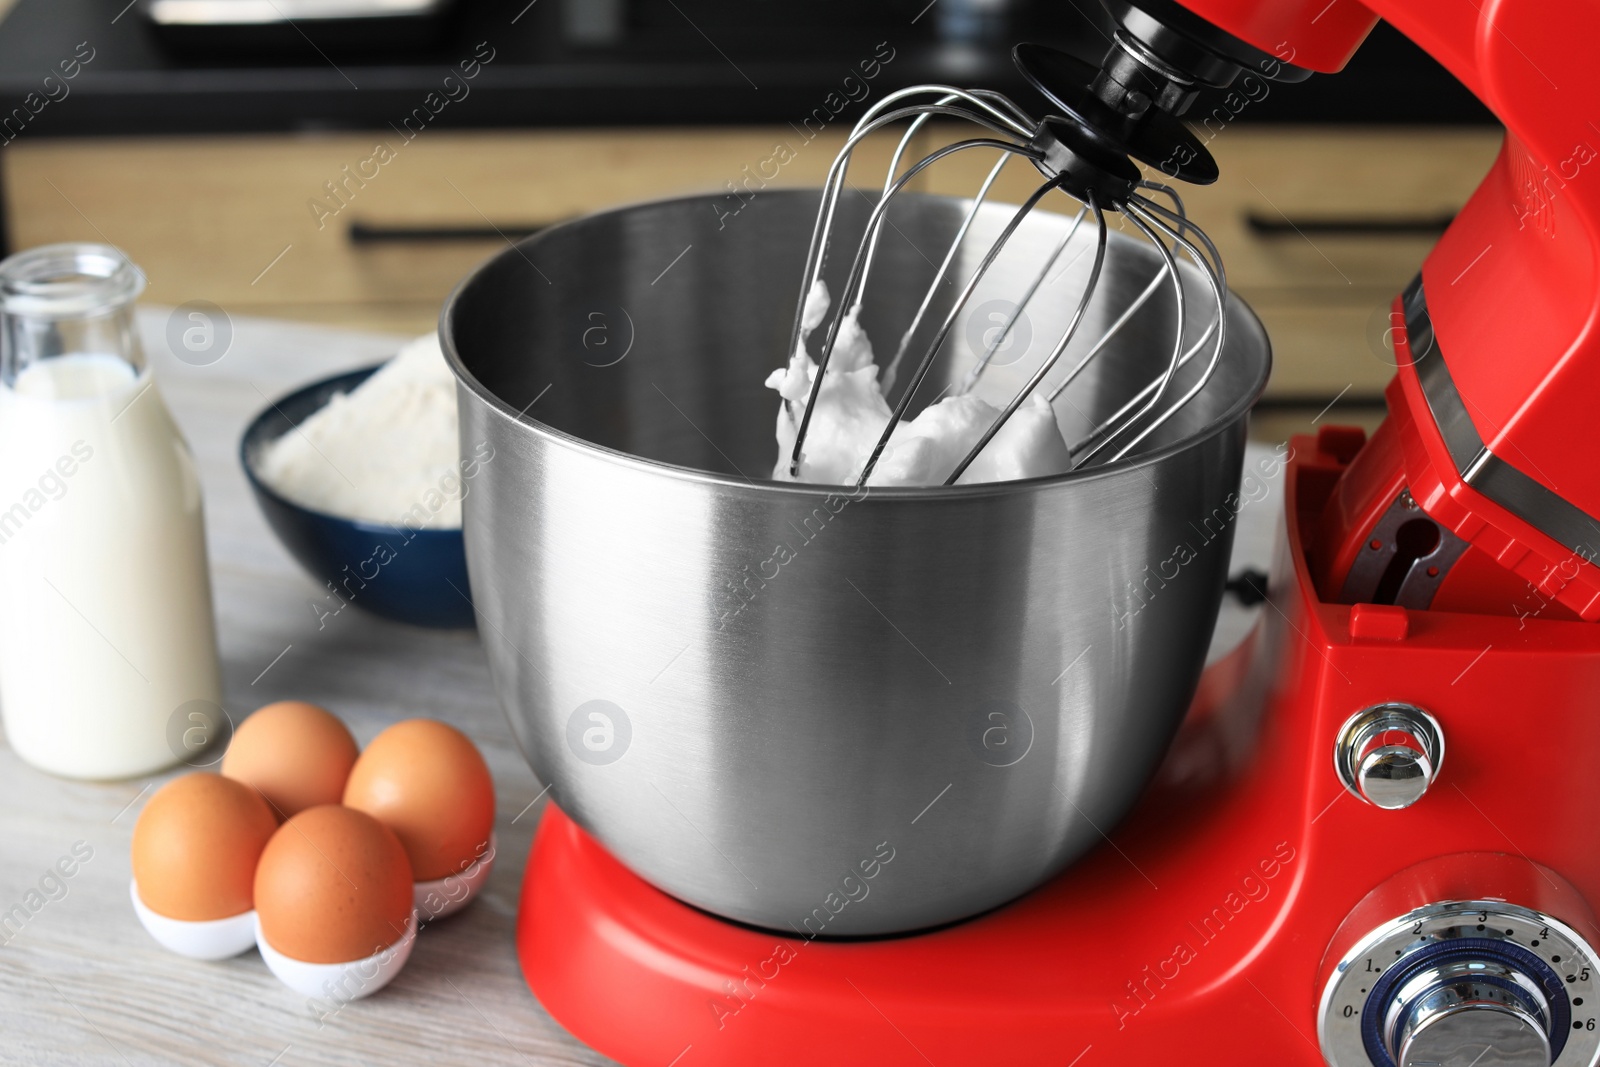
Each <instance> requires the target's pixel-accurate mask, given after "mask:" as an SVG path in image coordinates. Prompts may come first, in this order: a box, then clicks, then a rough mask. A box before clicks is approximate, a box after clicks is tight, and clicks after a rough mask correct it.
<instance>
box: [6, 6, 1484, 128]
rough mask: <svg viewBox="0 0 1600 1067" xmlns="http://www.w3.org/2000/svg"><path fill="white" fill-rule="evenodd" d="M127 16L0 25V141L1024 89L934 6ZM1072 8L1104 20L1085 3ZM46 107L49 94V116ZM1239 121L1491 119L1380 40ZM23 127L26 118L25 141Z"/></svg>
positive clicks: (71, 12) (635, 114) (1042, 21)
mask: <svg viewBox="0 0 1600 1067" xmlns="http://www.w3.org/2000/svg"><path fill="white" fill-rule="evenodd" d="M126 2H127V0H19V2H18V3H17V5H16V7H15V8H14V9H13V10H12V11H11V13H10V14H9V15H8V16H7V17H6V18H5V20H4V21H3V22H0V122H6V121H9V122H10V125H9V126H0V131H3V132H0V142H6V143H9V142H10V141H11V140H13V139H14V138H15V137H16V136H18V135H19V134H20V135H25V136H27V137H35V136H38V137H60V136H105V135H139V134H172V133H243V132H257V131H262V132H265V131H292V130H329V129H359V128H382V127H384V126H386V125H391V124H398V123H399V122H400V121H401V120H402V119H403V118H404V117H405V116H406V115H408V114H410V113H411V111H412V109H414V108H417V107H419V106H422V105H423V103H424V99H425V98H426V97H427V96H428V94H429V93H435V92H440V91H441V89H442V87H443V86H444V79H445V77H446V76H447V75H449V74H451V73H452V72H454V71H455V70H456V66H457V64H458V63H459V62H460V61H463V60H471V59H472V58H473V56H474V53H475V52H477V53H478V54H479V55H480V57H481V56H487V55H492V59H491V61H490V62H488V63H487V64H484V65H483V66H482V67H481V70H479V72H478V73H477V76H476V77H475V78H474V79H472V80H471V81H470V82H469V83H466V87H465V91H466V95H465V96H461V97H460V98H459V99H457V100H456V101H454V102H453V103H451V104H449V105H446V106H444V107H443V109H442V111H440V112H439V114H438V116H437V119H436V120H435V124H436V125H439V126H448V127H454V128H459V129H466V128H486V127H528V126H552V125H629V124H674V125H696V124H728V123H758V122H786V121H787V122H798V121H800V120H801V119H803V118H804V116H805V115H807V114H809V113H810V112H811V111H812V110H813V109H815V108H818V107H821V106H824V103H825V101H826V100H827V99H828V97H829V94H830V93H833V92H836V91H838V90H840V89H841V87H844V86H845V79H846V78H847V77H849V76H850V75H852V74H859V66H860V64H861V63H863V62H866V61H871V60H873V58H874V56H875V54H876V55H877V56H878V57H882V56H884V55H892V57H893V58H892V59H890V60H889V61H888V62H886V63H879V69H878V70H877V72H876V77H875V79H874V80H873V81H872V82H871V83H870V84H869V88H870V90H871V96H870V98H871V99H877V98H878V97H879V96H881V95H882V94H883V93H884V92H887V91H890V90H891V89H893V88H898V87H901V86H904V85H908V84H914V83H917V82H925V81H937V82H956V83H961V84H968V85H986V86H990V87H994V88H999V89H1002V90H1005V91H1009V92H1017V93H1022V92H1025V90H1024V89H1023V87H1022V86H1021V85H1020V82H1019V79H1018V78H1017V77H1016V76H1015V74H1014V73H1013V72H1012V70H1011V67H1010V62H1009V58H1008V56H1007V49H1006V47H1005V46H1004V45H1001V44H995V45H990V46H986V47H972V46H954V45H950V44H945V43H941V41H940V39H939V36H938V34H939V30H940V25H941V18H943V19H944V20H945V22H946V23H948V16H947V15H946V14H945V13H943V12H941V10H940V9H939V8H938V7H937V6H936V5H937V3H938V2H939V0H935V4H928V3H927V0H809V2H808V3H806V4H776V3H766V2H762V3H757V2H751V0H632V2H631V3H630V5H629V7H628V14H627V23H626V29H625V31H624V32H623V33H622V34H621V36H620V37H618V38H617V39H615V40H614V41H612V42H611V43H609V44H604V45H600V46H590V47H584V46H579V45H576V44H573V43H572V41H571V36H572V34H571V32H570V30H569V28H568V24H567V20H568V17H569V16H570V14H571V12H570V11H568V10H567V9H566V8H564V7H563V4H564V3H565V4H573V3H590V2H595V0H534V2H533V3H532V4H529V3H528V0H461V3H460V4H458V6H457V8H456V9H455V10H454V11H453V12H451V13H450V15H449V17H448V18H447V20H446V22H445V23H444V24H443V25H442V26H440V27H439V29H438V30H437V32H435V33H433V34H432V35H431V37H430V39H429V40H428V41H425V42H424V43H422V44H421V45H420V46H416V47H412V48H409V49H407V48H404V47H402V46H399V45H395V46H392V47H388V48H383V49H375V48H374V47H373V46H374V45H375V44H376V43H377V40H376V38H372V39H369V40H367V41H365V42H362V43H364V44H365V45H366V46H367V47H366V48H365V49H363V48H361V47H360V43H358V44H357V45H356V46H355V47H351V46H349V45H340V44H339V43H338V42H337V41H334V40H332V39H331V38H324V39H323V40H322V41H321V42H318V41H317V40H316V38H317V37H318V36H319V35H320V34H322V33H323V28H322V27H318V26H316V25H315V24H313V23H298V24H295V25H294V26H292V27H290V29H292V30H293V31H294V34H293V36H292V37H290V38H289V39H288V40H286V41H285V42H283V43H282V46H281V47H280V48H278V49H277V50H275V51H271V52H262V51H260V50H257V51H255V52H250V51H243V50H240V49H238V48H235V47H231V46H229V47H224V46H220V45H213V44H209V43H204V42H202V43H199V44H192V45H190V46H189V47H187V48H186V49H183V50H175V49H174V48H172V47H171V46H169V45H168V44H166V43H164V42H163V41H161V40H158V39H157V37H156V35H155V33H154V32H153V30H152V27H151V26H150V25H149V24H148V23H147V22H146V20H145V19H144V17H143V15H142V13H141V11H140V9H139V8H138V7H137V6H132V5H130V6H129V7H128V8H124V7H123V4H124V3H126ZM944 2H945V3H954V2H957V0H944ZM1075 2H1076V3H1078V4H1079V5H1081V6H1082V8H1083V9H1084V10H1093V11H1095V12H1096V13H1097V14H1098V8H1097V6H1096V5H1095V4H1094V2H1093V0H1075ZM1013 7H1014V8H1016V9H1017V11H1018V13H1017V14H1014V15H1012V16H1011V18H1012V20H1013V21H1012V22H1011V23H1010V24H1009V25H1006V26H1004V27H1002V28H1000V29H999V31H998V35H997V39H998V40H1013V39H1023V38H1028V39H1036V40H1044V41H1048V42H1054V43H1062V44H1065V43H1067V42H1070V41H1072V40H1075V39H1076V40H1080V41H1090V42H1093V41H1095V40H1097V38H1096V37H1095V36H1094V35H1095V34H1099V33H1101V32H1103V31H1102V29H1101V28H1099V27H1097V26H1096V25H1094V23H1093V22H1092V21H1091V20H1090V19H1089V18H1088V17H1086V16H1085V15H1083V14H1082V13H1081V12H1080V11H1079V10H1078V9H1077V8H1074V7H1073V6H1072V4H1071V3H1045V2H1043V0H1035V2H1033V3H1016V4H1014V5H1013ZM284 32H285V33H287V32H288V31H284ZM479 42H486V44H485V45H484V46H483V47H481V48H480V47H479ZM1089 47H1091V48H1096V49H1097V48H1098V46H1096V45H1092V44H1091V45H1090V46H1089ZM75 52H76V53H77V54H78V56H79V57H80V58H81V57H83V56H86V55H92V57H93V58H92V59H90V60H89V62H88V63H86V64H84V65H83V66H82V67H81V70H80V71H79V72H78V74H77V76H76V77H75V78H73V79H72V80H71V81H70V82H65V83H63V82H61V81H59V80H57V81H54V82H52V83H46V82H45V81H44V79H45V77H46V75H48V74H51V73H53V72H57V68H58V65H59V64H60V62H61V61H63V60H68V61H70V60H71V59H72V58H73V56H74V54H75ZM456 84H457V85H459V84H460V83H456ZM452 91H453V92H455V93H457V94H459V93H461V92H462V91H463V90H462V89H461V88H453V90H452ZM30 93H36V94H40V95H37V96H34V97H32V98H31V99H32V106H33V108H34V109H36V111H37V113H36V114H35V113H30V111H28V110H22V111H18V110H16V109H19V108H23V106H24V102H25V100H28V99H29V94H30ZM63 93H64V95H63ZM44 95H53V96H54V97H55V98H54V99H51V100H50V101H49V102H48V103H47V104H45V105H43V106H39V105H38V103H37V101H38V100H39V99H40V97H41V96H44ZM435 99H437V98H435ZM834 99H835V100H838V99H842V98H841V97H835V98H834ZM1202 106H1203V105H1202ZM854 110H859V107H855V108H854ZM8 116H9V120H8ZM1239 117H1240V119H1241V120H1242V121H1247V122H1338V123H1424V122H1449V123H1460V122H1487V121H1490V116H1489V115H1488V114H1487V112H1485V111H1484V110H1483V109H1482V108H1481V106H1479V105H1478V104H1477V103H1476V101H1474V100H1473V99H1472V98H1471V97H1470V95H1468V94H1467V93H1466V91H1465V90H1464V89H1463V88H1462V87H1461V86H1460V84H1459V83H1457V82H1456V81H1455V80H1454V79H1453V78H1451V77H1450V76H1449V75H1448V74H1446V73H1445V72H1444V71H1443V70H1442V69H1441V68H1439V67H1438V66H1437V65H1436V64H1434V63H1433V62H1432V61H1431V60H1429V59H1428V58H1427V57H1426V56H1424V55H1422V53H1421V52H1420V51H1418V50H1417V49H1416V48H1415V47H1414V46H1412V45H1411V44H1410V43H1409V42H1407V41H1405V40H1404V39H1403V38H1401V37H1400V36H1399V35H1398V34H1397V33H1394V32H1393V31H1392V30H1389V29H1387V28H1386V27H1380V28H1379V30H1378V32H1377V33H1375V34H1374V37H1373V38H1372V39H1371V40H1370V41H1369V42H1368V43H1367V45H1366V46H1365V47H1364V48H1363V50H1362V51H1361V52H1360V53H1359V54H1358V55H1357V57H1356V59H1355V60H1353V61H1352V63H1351V65H1350V68H1349V69H1348V70H1347V71H1345V72H1344V73H1342V74H1340V75H1338V76H1334V77H1328V76H1319V77H1314V78H1312V79H1311V80H1310V81H1309V82H1306V83H1304V84H1300V85H1274V86H1272V88H1271V92H1270V94H1269V95H1268V96H1267V97H1266V99H1264V100H1261V101H1259V102H1252V103H1251V104H1250V105H1249V106H1248V107H1247V108H1246V109H1245V111H1244V112H1243V113H1242V114H1241V115H1240V116H1239ZM19 118H20V119H25V120H26V121H25V122H23V123H21V124H20V126H21V128H19V124H18V122H17V121H16V120H17V119H19Z"/></svg>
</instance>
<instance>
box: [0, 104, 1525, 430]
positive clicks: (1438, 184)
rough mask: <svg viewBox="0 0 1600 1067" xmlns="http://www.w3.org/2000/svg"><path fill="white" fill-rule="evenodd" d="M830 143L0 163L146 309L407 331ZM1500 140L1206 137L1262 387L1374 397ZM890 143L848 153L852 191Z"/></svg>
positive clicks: (1235, 130) (35, 238) (41, 157)
mask: <svg viewBox="0 0 1600 1067" xmlns="http://www.w3.org/2000/svg"><path fill="white" fill-rule="evenodd" d="M843 138H844V131H843V130H842V129H841V130H829V131H826V132H824V133H823V134H821V135H819V136H817V137H816V138H815V139H814V140H811V141H809V142H808V141H806V140H805V137H804V134H803V133H802V132H801V131H799V130H797V129H795V128H794V127H790V126H774V127H749V128H727V129H723V128H689V129H660V128H651V129H639V130H634V129H580V130H538V131H494V132H474V133H450V132H445V131H436V132H435V131H429V132H424V133H423V134H421V135H419V136H417V137H416V138H415V139H414V140H412V141H406V140H405V139H404V137H403V136H402V135H400V134H397V133H395V132H393V131H389V132H387V133H375V134H338V135H326V136H323V135H316V136H313V135H302V136H258V137H206V138H160V139H149V138H137V139H136V138H125V139H114V138H113V139H95V140H70V141H69V140H59V141H36V142H34V143H27V142H26V141H25V140H19V141H18V142H16V143H14V144H12V145H10V146H9V147H7V148H6V149H5V150H4V151H3V152H0V160H3V165H4V168H5V174H4V181H5V191H6V197H7V203H6V210H7V212H8V221H9V224H10V234H11V242H12V245H13V247H17V248H22V247H27V246H30V245H37V244H44V243H47V242H51V241H64V240H101V241H109V242H111V243H113V244H116V245H119V246H121V247H122V248H123V249H125V250H126V251H127V252H128V253H129V254H130V255H131V256H132V257H133V259H134V260H135V262H137V263H139V264H140V265H141V266H142V267H143V268H144V269H145V271H146V272H147V274H148V276H149V279H150V288H149V295H148V297H147V299H148V300H150V301H151V302H159V303H167V304H180V303H183V302H185V301H189V300H209V301H211V302H213V303H216V304H219V305H221V306H222V307H224V308H226V309H228V310H230V311H232V312H234V313H238V314H261V315H276V316H283V317H291V318H300V319H308V320H316V321H324V322H341V323H348V324H352V325H362V326H369V327H380V328H390V329H395V330H423V329H426V328H428V327H429V326H430V325H432V323H433V322H434V321H435V319H436V318H437V315H438V310H439V305H440V302H441V301H442V300H443V299H444V297H445V296H446V295H447V294H448V293H449V292H450V290H451V289H452V288H453V287H454V286H455V284H456V283H457V282H458V281H459V280H460V279H461V278H462V276H463V275H465V274H466V273H467V272H468V271H469V270H471V269H472V267H473V266H474V265H475V264H477V263H479V262H480V261H482V260H483V259H485V258H487V257H488V256H490V255H492V254H494V253H495V252H496V251H498V250H499V249H501V248H503V247H504V246H505V243H506V241H507V240H509V239H513V238H515V237H516V236H518V235H520V234H521V233H524V232H526V231H527V230H529V229H531V228H535V227H538V226H542V225H547V224H549V223H552V222H557V221H560V220H562V219H565V218H570V217H572V216H575V215H579V214H583V213H585V212H589V211H593V210H596V209H599V208H603V207H608V206H611V205H615V204H620V203H627V202H630V201H639V200H646V199H654V198H659V197H668V196H676V195H685V194H690V193H703V192H712V191H721V192H723V193H725V194H727V195H726V198H725V199H724V200H723V201H722V204H721V205H720V206H711V207H708V210H710V211H718V212H734V211H736V210H737V209H738V207H739V204H740V202H741V197H744V196H748V195H749V193H750V192H753V191H755V190H759V189H761V188H763V187H771V188H777V187H782V186H796V185H817V184H819V183H820V182H821V181H822V179H823V177H824V175H825V174H826V172H827V169H828V166H829V164H830V163H831V162H832V160H833V156H834V153H835V152H836V151H837V149H838V147H839V145H840V144H841V143H842V141H843ZM1499 142H1500V134H1499V132H1498V131H1497V130H1494V129H1488V128H1461V129H1443V128H1430V129H1396V128H1328V127H1317V128H1312V127H1277V126H1247V125H1236V126H1230V127H1227V128H1224V129H1222V130H1221V131H1220V132H1218V133H1217V134H1216V136H1215V137H1213V138H1212V139H1211V141H1210V143H1209V147H1210V148H1211V150H1212V152H1213V153H1214V154H1215V155H1216V157H1217V161H1218V164H1219V165H1220V167H1221V170H1222V178H1221V180H1220V181H1218V182H1217V183H1216V184H1215V185H1212V186H1207V187H1203V188H1193V187H1185V188H1183V189H1182V190H1181V192H1182V195H1183V197H1184V200H1185V202H1186V204H1187V206H1188V210H1189V213H1190V215H1191V216H1192V217H1193V218H1194V219H1195V220H1196V221H1197V222H1198V223H1199V224H1200V225H1202V226H1203V227H1204V228H1205V229H1206V231H1207V232H1208V233H1209V234H1210V235H1211V237H1212V238H1213V239H1214V240H1215V241H1216V243H1217V245H1218V247H1219V248H1220V250H1221V252H1222V255H1223V259H1224V262H1225V263H1226V264H1227V268H1228V276H1229V281H1230V283H1231V284H1232V285H1233V286H1234V288H1235V289H1237V290H1238V291H1239V292H1240V293H1241V294H1242V295H1243V296H1244V297H1245V298H1246V299H1248V300H1249V301H1250V302H1251V304H1252V305H1253V306H1254V307H1255V309H1256V310H1257V312H1258V313H1259V314H1260V315H1261V317H1262V319H1263V321H1265V323H1266V325H1267V328H1268V330H1269V332H1270V333H1271V335H1272V338H1273V345H1274V352H1275V366H1274V370H1273V376H1272V384H1271V385H1270V387H1269V392H1270V393H1271V394H1272V395H1275V396H1278V397H1280V398H1287V397H1305V398H1308V399H1309V398H1316V397H1331V396H1333V395H1334V394H1336V393H1338V392H1340V391H1341V390H1343V389H1345V388H1346V387H1347V386H1348V387H1349V388H1350V391H1351V394H1352V395H1357V396H1369V397H1370V396H1374V395H1376V394H1377V393H1378V392H1379V391H1380V390H1381V389H1382V387H1383V385H1384V383H1385V382H1386V381H1387V380H1388V377H1389V375H1390V373H1391V372H1392V366H1391V365H1390V363H1389V357H1388V355H1387V352H1386V351H1385V350H1384V348H1383V344H1382V338H1383V331H1384V327H1385V326H1386V325H1387V311H1388V305H1389V302H1390V300H1391V299H1392V298H1393V296H1394V294H1395V293H1396V292H1397V291H1399V289H1400V288H1401V287H1402V286H1403V285H1404V284H1405V283H1406V282H1407V281H1408V280H1409V279H1410V277H1411V276H1412V274H1414V273H1415V272H1416V270H1417V267H1418V265H1419V264H1420V263H1421V261H1422V258H1423V256H1424V255H1425V253H1426V252H1427V250H1428V248H1429V247H1430V246H1431V245H1432V244H1433V242H1434V240H1435V239H1436V238H1437V236H1438V231H1439V230H1440V229H1441V228H1442V226H1443V225H1444V223H1445V221H1446V220H1448V219H1449V217H1450V216H1451V214H1453V213H1454V212H1455V211H1456V210H1457V209H1458V208H1459V207H1460V206H1461V204H1462V203H1464V202H1465V200H1466V198H1467V196H1468V194H1469V193H1470V192H1471V191H1472V189H1473V188H1474V187H1475V186H1476V185H1477V184H1478V182H1479V180H1480V179H1481V178H1482V176H1483V173H1484V172H1485V170H1487V168H1488V166H1489V164H1490V162H1491V160H1492V159H1493V157H1494V153H1495V151H1496V150H1497V148H1498V145H1499ZM893 146H894V140H893V138H892V137H885V138H876V139H873V140H870V141H869V142H867V143H866V144H864V145H863V146H862V147H861V148H860V149H858V156H857V160H858V162H857V167H858V168H859V169H857V170H854V171H853V172H852V173H853V174H854V175H860V176H861V177H859V178H857V182H858V183H860V184H870V182H871V181H873V180H876V176H880V175H882V174H883V173H884V169H885V168H886V166H887V161H888V157H889V153H890V152H891V151H892V150H893ZM992 163H993V156H992V155H989V154H985V153H980V152H969V153H962V154H959V155H957V156H954V157H951V158H950V159H948V160H946V161H944V162H941V163H940V164H938V165H936V166H935V167H933V168H930V170H928V171H926V172H924V175H923V177H922V178H921V179H919V180H918V182H916V183H915V186H916V187H919V188H925V189H932V190H934V191H940V192H951V193H959V194H961V195H966V196H970V195H972V193H973V192H974V191H975V190H976V189H977V187H978V185H979V184H980V182H981V181H982V178H983V175H984V173H986V172H987V170H988V168H989V167H990V166H991V165H992ZM1037 180H1038V175H1037V173H1036V172H1035V171H1034V170H1033V169H1032V168H1031V167H1029V166H1028V165H1027V164H1026V163H1024V162H1022V161H1020V160H1019V161H1016V162H1014V163H1012V164H1010V165H1009V166H1008V167H1007V168H1006V170H1005V172H1003V174H1002V176H1001V178H1000V181H999V183H998V185H997V187H996V189H995V192H994V194H993V195H994V196H995V197H996V198H998V199H1002V200H1010V201H1013V202H1014V201H1017V200H1020V199H1022V198H1023V197H1025V196H1026V195H1027V193H1028V192H1029V191H1031V189H1032V188H1033V186H1034V185H1035V183H1036V182H1037ZM730 186H732V187H734V188H736V189H737V190H738V194H737V195H735V194H734V193H732V192H729V189H730ZM847 195H849V194H847ZM1065 203H1066V202H1065V201H1062V204H1063V206H1065ZM1123 225H1126V223H1123ZM663 266H665V264H663Z"/></svg>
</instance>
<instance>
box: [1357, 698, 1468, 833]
mask: <svg viewBox="0 0 1600 1067" xmlns="http://www.w3.org/2000/svg"><path fill="white" fill-rule="evenodd" d="M1333 762H1334V768H1335V769H1336V770H1337V771H1338V772H1339V780H1340V781H1342V782H1343V783H1344V787H1345V788H1346V789H1348V790H1350V792H1352V793H1354V794H1355V795H1356V796H1358V797H1360V798H1361V799H1362V800H1364V801H1366V802H1367V803H1368V804H1371V805H1373V806H1374V807H1379V808H1384V809H1388V810H1394V809H1397V808H1406V807H1410V806H1411V805H1412V804H1415V803H1416V802H1417V801H1419V800H1421V799H1422V795H1423V794H1424V793H1426V792H1427V791H1428V787H1429V786H1431V785H1432V784H1433V782H1434V779H1435V778H1437V777H1438V775H1439V767H1440V765H1441V764H1442V763H1443V762H1444V733H1443V731H1441V730H1440V729H1439V723H1438V721H1437V720H1435V719H1434V717H1433V716H1432V715H1429V714H1428V713H1427V712H1426V711H1423V710H1422V709H1421V708H1419V707H1415V706H1413V705H1411V704H1379V705H1377V706H1375V707H1371V708H1367V709H1366V710H1364V711H1360V712H1357V713H1356V714H1355V715H1352V716H1351V717H1350V719H1349V721H1347V722H1346V723H1345V724H1344V726H1343V727H1342V728H1341V729H1340V730H1339V737H1338V741H1337V742H1336V743H1335V745H1334V750H1333Z"/></svg>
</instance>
